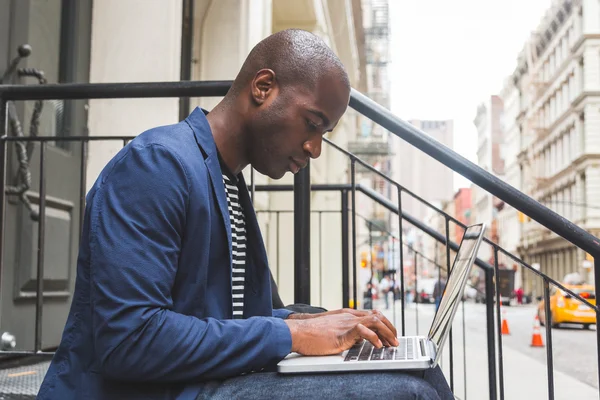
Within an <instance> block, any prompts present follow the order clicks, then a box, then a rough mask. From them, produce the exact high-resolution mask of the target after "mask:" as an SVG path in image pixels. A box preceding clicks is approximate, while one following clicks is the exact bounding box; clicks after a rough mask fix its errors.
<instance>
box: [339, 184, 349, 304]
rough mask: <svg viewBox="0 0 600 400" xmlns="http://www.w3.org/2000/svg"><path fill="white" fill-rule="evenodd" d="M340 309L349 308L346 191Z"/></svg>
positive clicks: (343, 207)
mask: <svg viewBox="0 0 600 400" xmlns="http://www.w3.org/2000/svg"><path fill="white" fill-rule="evenodd" d="M341 193H342V212H341V217H342V223H341V225H342V307H344V308H348V307H350V244H349V237H348V236H349V230H350V229H349V226H348V224H349V221H348V191H347V190H342V192H341Z"/></svg>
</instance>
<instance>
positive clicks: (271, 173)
mask: <svg viewBox="0 0 600 400" xmlns="http://www.w3.org/2000/svg"><path fill="white" fill-rule="evenodd" d="M254 169H255V170H256V171H258V172H259V173H260V174H262V175H266V176H268V177H269V178H271V179H274V180H279V179H281V178H283V176H284V175H285V173H286V172H288V171H287V170H283V171H282V170H279V171H265V170H264V169H263V168H256V167H254Z"/></svg>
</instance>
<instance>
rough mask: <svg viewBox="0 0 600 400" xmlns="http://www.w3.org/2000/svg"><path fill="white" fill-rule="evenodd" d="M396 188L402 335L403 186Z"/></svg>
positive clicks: (403, 333) (404, 329)
mask: <svg viewBox="0 0 600 400" xmlns="http://www.w3.org/2000/svg"><path fill="white" fill-rule="evenodd" d="M396 188H397V189H398V232H399V236H398V237H399V239H400V243H399V244H398V247H399V251H400V253H399V255H400V261H399V264H400V265H399V267H398V268H399V269H400V299H401V302H402V303H401V305H402V309H401V311H400V312H401V316H400V319H401V322H402V336H406V323H405V322H406V320H405V318H404V309H405V307H406V304H405V293H404V256H403V255H404V238H403V236H404V235H403V231H402V187H401V186H400V185H397V186H396ZM395 316H396V314H395V313H394V317H395Z"/></svg>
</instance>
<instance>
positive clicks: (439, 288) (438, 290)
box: [432, 278, 446, 311]
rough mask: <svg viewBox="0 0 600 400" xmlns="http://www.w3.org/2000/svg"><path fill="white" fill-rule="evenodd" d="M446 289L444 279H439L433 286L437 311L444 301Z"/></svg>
mask: <svg viewBox="0 0 600 400" xmlns="http://www.w3.org/2000/svg"><path fill="white" fill-rule="evenodd" d="M445 288H446V280H445V279H444V278H441V279H438V280H437V281H435V284H434V285H433V294H432V295H433V298H434V299H435V311H437V310H438V308H440V302H441V301H442V295H443V294H444V289H445Z"/></svg>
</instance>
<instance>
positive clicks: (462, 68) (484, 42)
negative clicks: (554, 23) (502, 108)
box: [389, 0, 551, 189]
mask: <svg viewBox="0 0 600 400" xmlns="http://www.w3.org/2000/svg"><path fill="white" fill-rule="evenodd" d="M550 3H551V1H550V0H418V1H417V0H390V19H391V42H390V45H391V57H392V59H391V61H392V62H391V64H390V70H389V73H390V81H391V82H390V83H391V110H392V112H393V113H394V114H396V115H398V116H399V117H400V118H402V119H404V120H409V119H433V120H437V119H453V120H454V150H455V151H457V152H458V153H460V154H461V155H463V156H465V157H466V158H468V159H469V160H471V161H473V162H477V130H476V129H475V126H474V125H473V120H474V118H475V114H476V111H477V106H478V105H479V104H480V103H481V102H482V101H484V100H485V99H486V98H487V97H489V96H491V95H493V94H499V92H500V90H501V89H502V86H503V84H504V80H505V79H506V77H508V76H509V75H510V74H511V73H512V72H513V71H514V69H515V67H516V60H517V55H518V54H519V52H520V51H521V49H522V48H523V45H524V44H525V41H526V40H527V39H528V38H529V36H530V34H531V32H532V31H533V30H534V29H535V28H536V27H537V26H538V25H539V23H540V20H541V19H542V17H543V15H544V13H545V11H546V10H547V9H548V8H549V7H550ZM469 186H470V182H469V181H468V180H466V179H465V178H463V177H462V176H460V175H458V174H455V178H454V187H455V189H458V188H460V187H469Z"/></svg>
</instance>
